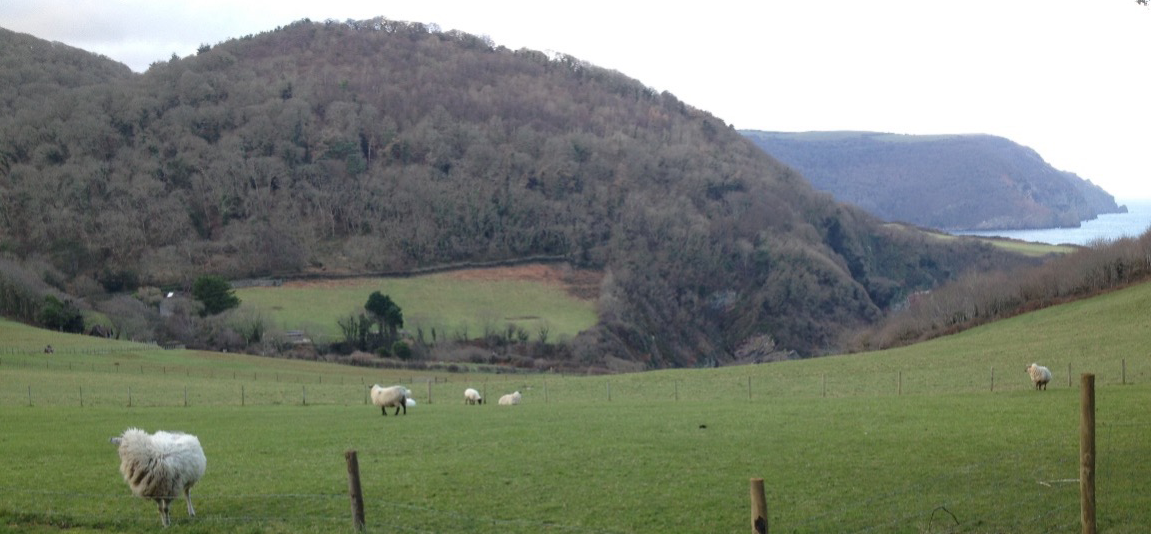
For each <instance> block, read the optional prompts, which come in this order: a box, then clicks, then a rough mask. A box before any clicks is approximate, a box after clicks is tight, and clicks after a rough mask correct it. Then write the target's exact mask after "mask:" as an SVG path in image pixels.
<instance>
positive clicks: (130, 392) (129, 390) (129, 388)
mask: <svg viewBox="0 0 1151 534" xmlns="http://www.w3.org/2000/svg"><path fill="white" fill-rule="evenodd" d="M128 407H129V408H131V407H132V386H128Z"/></svg>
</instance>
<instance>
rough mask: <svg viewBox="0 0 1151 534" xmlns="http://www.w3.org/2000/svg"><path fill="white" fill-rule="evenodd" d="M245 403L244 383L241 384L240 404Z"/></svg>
mask: <svg viewBox="0 0 1151 534" xmlns="http://www.w3.org/2000/svg"><path fill="white" fill-rule="evenodd" d="M243 405H244V385H243V384H240V406H243Z"/></svg>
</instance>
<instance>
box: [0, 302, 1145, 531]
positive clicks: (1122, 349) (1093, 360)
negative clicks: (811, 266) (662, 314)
mask: <svg viewBox="0 0 1151 534" xmlns="http://www.w3.org/2000/svg"><path fill="white" fill-rule="evenodd" d="M1149 306H1151V285H1143V286H1139V287H1136V288H1132V289H1129V290H1125V291H1121V292H1116V293H1112V294H1108V295H1103V296H1100V297H1097V298H1093V299H1090V300H1085V301H1080V302H1076V303H1072V304H1069V305H1064V306H1059V307H1054V308H1049V309H1045V310H1042V311H1039V312H1036V313H1032V314H1027V315H1024V316H1020V317H1017V318H1014V319H1010V320H1006V321H1001V322H998V323H994V324H991V325H987V326H985V327H982V328H979V329H975V330H972V331H969V332H964V333H962V334H959V335H955V336H950V337H947V338H942V339H939V340H936V341H932V342H930V343H924V344H921V345H917V346H913V347H907V348H902V349H899V350H893V351H886V352H882V353H873V354H860V355H851V356H840V357H829V358H820V359H814V360H807V361H799V362H786V363H780V364H770V365H760V366H753V367H735V368H723V369H716V370H672V371H660V372H652V373H640V374H631V375H620V376H611V377H558V376H554V375H522V376H521V375H517V376H511V377H509V376H463V375H451V376H448V377H447V379H448V380H449V382H447V383H443V382H440V383H437V384H435V385H434V386H431V387H428V386H426V385H425V384H416V385H413V386H412V388H413V390H414V392H415V394H416V398H417V399H419V400H420V401H421V402H420V405H419V406H417V407H415V408H413V409H412V410H411V413H410V414H409V415H408V416H406V417H404V416H401V417H392V416H388V417H387V418H384V417H380V415H379V412H378V411H376V410H375V409H374V408H372V407H370V406H364V405H363V398H362V396H361V395H362V388H361V387H359V386H358V385H356V384H355V382H356V380H357V379H359V380H364V379H367V381H368V382H371V381H373V380H376V381H402V380H404V379H405V378H407V377H408V376H406V375H395V374H390V375H386V376H385V375H381V374H380V372H378V371H374V372H373V371H366V370H360V369H351V368H342V367H332V366H326V365H322V364H305V362H290V361H281V360H266V359H260V358H251V357H245V356H237V355H231V356H228V355H208V354H202V353H191V352H164V351H152V350H136V349H132V350H130V351H129V352H116V353H108V354H101V353H94V352H92V353H83V352H67V351H62V352H63V353H59V352H58V353H57V354H56V355H54V356H52V357H48V358H46V357H44V356H43V355H41V354H39V353H37V352H35V351H36V350H38V348H39V347H41V346H42V345H43V344H44V343H46V342H49V341H50V342H52V343H53V345H55V346H58V347H66V346H68V345H69V344H70V343H74V344H75V345H74V346H76V347H79V346H94V345H95V344H97V343H103V342H101V341H100V340H89V339H87V338H75V337H73V336H58V335H56V334H45V333H39V332H36V331H32V332H30V333H29V332H27V330H28V329H26V328H23V327H17V326H13V325H12V324H11V323H2V322H0V339H2V340H3V341H0V348H3V347H9V346H15V347H17V348H18V349H19V350H27V351H30V352H29V353H27V354H24V353H19V354H18V353H15V352H14V351H12V350H11V349H9V350H10V352H9V353H7V354H6V353H3V352H0V421H3V422H4V428H5V431H4V432H3V433H0V458H2V459H3V460H0V462H3V467H4V469H0V524H3V525H6V526H7V527H8V528H9V529H16V530H20V531H28V532H36V531H43V532H48V531H55V530H52V529H51V528H49V527H46V526H44V525H46V524H48V523H57V524H66V525H76V526H79V527H81V528H78V529H77V531H82V532H88V531H102V530H115V531H137V532H143V531H151V530H153V529H155V528H156V526H157V524H158V519H157V518H156V516H155V510H154V506H153V505H151V504H149V503H145V502H143V501H141V500H138V499H130V498H127V497H126V495H127V493H128V490H127V489H126V487H125V485H124V484H123V482H122V481H120V480H119V477H118V474H117V473H116V471H115V467H116V459H115V453H114V450H112V448H111V446H110V445H106V443H105V442H106V440H107V437H109V436H111V435H114V434H116V433H118V432H120V431H121V430H123V428H124V427H126V426H129V425H137V426H142V427H145V428H148V429H150V430H154V429H157V428H167V429H183V430H186V431H190V432H195V433H197V434H198V435H200V437H201V439H202V441H203V442H204V444H205V448H206V450H207V452H208V456H209V468H208V474H207V475H206V476H205V479H204V481H203V482H202V483H201V485H200V486H199V487H198V488H197V491H196V492H195V493H194V496H195V498H196V503H197V509H198V511H199V512H200V517H199V518H198V519H196V520H195V521H194V522H189V521H188V520H187V519H186V518H185V517H184V512H183V506H182V504H178V505H177V506H175V507H174V509H175V510H176V512H174V517H175V520H176V523H177V525H178V527H179V528H180V529H181V530H184V531H189V532H217V531H230V530H243V531H249V532H300V531H314V532H327V531H333V530H336V531H338V530H342V529H346V528H347V526H348V524H349V523H350V519H349V518H348V512H347V510H348V505H347V497H346V495H345V494H344V492H345V488H346V485H347V484H346V478H345V473H344V465H343V452H344V451H345V450H347V449H356V450H358V451H359V454H360V466H361V472H362V474H363V479H364V493H365V496H366V497H365V498H366V501H367V517H368V523H369V526H370V527H372V528H373V529H374V530H375V531H388V532H391V531H403V532H408V531H418V532H444V531H448V530H462V531H466V532H540V531H556V532H661V531H675V532H700V533H704V532H707V533H711V532H739V531H745V530H746V523H747V517H748V512H747V510H748V502H747V480H748V478H750V477H763V478H765V479H766V480H767V488H768V501H769V510H770V514H771V524H772V527H773V528H772V530H773V531H775V530H777V529H782V530H781V531H783V532H855V531H861V530H866V529H872V530H873V531H878V532H1052V531H1075V530H1077V529H1078V526H1077V523H1078V517H1079V512H1078V491H1077V489H1078V488H1077V484H1075V483H1074V482H1073V481H1072V480H1073V479H1075V478H1076V477H1077V476H1078V460H1077V451H1078V434H1077V428H1078V405H1079V392H1078V390H1077V389H1076V388H1075V387H1072V388H1069V387H1068V386H1067V376H1066V374H1067V365H1068V364H1070V365H1071V367H1072V372H1073V373H1074V374H1075V375H1076V376H1075V378H1076V380H1075V381H1073V383H1074V384H1075V385H1077V384H1078V380H1077V379H1078V374H1079V373H1081V372H1086V371H1090V372H1095V373H1097V375H1098V377H1097V384H1098V387H1099V390H1098V395H1097V397H1098V407H1099V409H1098V422H1099V437H1098V444H1099V459H1098V476H1099V493H1098V504H1099V507H1098V508H1099V516H1100V524H1101V527H1102V530H1104V531H1107V532H1142V531H1143V529H1144V528H1145V525H1146V523H1147V521H1148V520H1149V519H1151V494H1149V493H1148V492H1147V491H1146V480H1148V479H1149V478H1151V462H1149V461H1148V460H1147V457H1148V455H1147V453H1148V446H1147V443H1148V441H1147V437H1148V431H1147V429H1148V428H1151V417H1149V415H1148V412H1147V410H1146V407H1147V406H1148V405H1149V403H1151V358H1149V357H1148V355H1147V353H1146V349H1145V348H1144V347H1145V346H1146V345H1147V340H1148V337H1149V335H1151V318H1148V316H1147V315H1146V313H1145V310H1147V309H1148V307H1149ZM14 332H15V333H14ZM21 332H23V333H21ZM128 355H135V359H133V360H132V364H126V363H122V365H121V366H120V368H119V369H118V370H114V371H113V370H107V368H108V367H110V362H111V361H113V360H121V361H127V358H128ZM213 358H222V361H216V360H213ZM46 359H48V360H51V361H52V362H54V363H52V364H46V363H45V360H46ZM1124 360H1125V361H1126V367H1127V374H1126V381H1127V383H1128V384H1129V385H1126V386H1124V385H1121V384H1120V383H1121V382H1122V381H1123V378H1122V374H1121V370H1122V365H1123V361H1124ZM67 361H71V362H72V364H73V369H72V370H71V371H69V370H67V369H66V368H65V365H66V363H67ZM1031 361H1039V362H1041V363H1043V364H1046V365H1048V366H1050V367H1051V368H1052V370H1053V371H1054V372H1055V373H1056V377H1055V381H1054V382H1053V384H1052V386H1051V389H1050V390H1049V391H1047V392H1043V393H1039V392H1034V391H1031V390H1030V388H1029V384H1028V382H1027V378H1026V375H1025V373H1024V371H1023V367H1024V366H1025V365H1026V364H1027V363H1030V362H1031ZM85 362H87V363H89V366H90V368H89V370H87V371H84V370H82V369H80V367H82V363H85ZM138 362H145V363H138ZM23 364H27V365H28V366H24V365H23ZM168 364H172V365H184V366H187V367H189V368H191V369H193V371H190V372H188V373H186V374H185V375H184V376H182V377H181V376H179V373H165V374H158V373H157V372H156V370H155V369H154V368H153V367H149V366H150V365H168ZM41 365H43V366H44V368H43V369H41V368H40V366H41ZM53 365H58V367H53ZM133 365H135V366H137V367H140V366H144V368H143V370H142V371H140V370H138V371H137V372H136V373H135V374H133V373H131V372H129V371H131V370H132V369H131V366H133ZM225 365H227V366H231V367H233V368H235V369H242V370H243V372H247V371H249V370H252V371H254V372H256V373H257V375H258V376H257V378H256V379H255V380H247V379H246V378H245V377H244V376H242V374H243V373H241V376H237V377H236V378H233V377H231V376H227V373H226V371H219V369H227V367H224V366H225ZM101 366H103V367H101ZM992 367H994V369H995V375H996V384H995V392H994V393H992V392H990V389H991V388H990V385H991V384H990V381H991V380H990V379H991V369H992ZM93 368H94V369H93ZM205 369H211V370H212V371H210V372H212V373H213V374H212V375H207V376H206V375H204V374H202V371H203V370H205ZM197 371H201V372H200V373H197ZM277 372H280V373H284V375H283V376H282V380H281V381H280V382H275V381H272V380H270V379H269V378H267V377H268V376H270V375H272V374H273V373H277ZM289 375H290V376H292V377H296V378H298V379H300V380H301V382H291V381H290V379H288V378H286V377H287V376H289ZM825 377H826V384H827V386H826V391H827V396H826V397H824V396H823V391H824V389H823V388H824V385H823V384H824V379H825ZM341 380H343V381H344V383H342V384H341V383H339V382H340V381H341ZM901 380H902V382H901ZM155 382H159V383H162V384H163V385H164V388H167V389H169V390H171V389H182V388H181V386H182V385H183V386H186V387H189V388H190V389H193V390H201V389H202V390H205V391H207V392H208V394H207V395H204V396H202V397H199V398H197V399H196V400H195V401H194V402H192V403H191V404H192V405H191V406H190V407H187V408H185V407H183V406H182V403H181V400H182V398H181V397H182V391H181V392H180V393H179V394H174V395H169V396H168V397H167V398H164V397H162V396H161V397H159V398H153V394H152V393H143V392H145V391H150V390H149V389H148V388H149V386H147V385H146V384H149V383H155ZM302 382H307V384H304V383H302ZM321 382H323V383H321ZM59 384H66V385H65V386H63V387H60V386H59ZM129 385H130V386H132V387H133V388H139V390H140V391H141V392H142V393H140V394H141V395H142V396H143V397H146V398H148V399H149V401H148V402H145V401H143V400H141V404H143V405H144V406H145V407H140V406H139V405H137V406H135V407H133V408H127V407H126V406H125V404H126V403H125V402H124V401H125V399H124V398H123V396H124V395H123V390H124V389H125V387H126V386H129ZM305 385H306V387H307V389H308V391H309V404H308V406H306V407H305V406H302V402H300V400H299V399H298V398H296V397H295V395H296V394H297V393H298V390H300V389H303V388H304V387H305ZM467 385H473V386H476V387H479V388H482V389H483V390H485V391H486V392H487V394H488V397H489V398H494V397H496V396H498V394H499V393H502V392H504V391H510V390H512V389H520V390H521V391H523V392H524V393H525V399H524V404H523V405H521V406H518V407H514V408H507V407H499V406H479V407H474V406H473V407H469V406H464V405H463V404H462V402H459V401H457V398H458V396H459V395H460V391H461V390H462V389H463V388H464V387H466V386H467ZM749 385H750V387H751V390H750V391H749V390H748V387H749ZM73 386H75V387H79V386H83V387H85V388H87V389H86V390H90V391H91V393H90V394H91V395H93V397H92V398H93V401H92V404H94V405H86V406H85V407H84V408H80V407H79V405H78V402H76V401H77V398H76V395H75V394H72V393H68V394H63V393H62V394H60V395H57V396H56V397H51V396H46V397H45V398H43V399H41V398H40V397H39V396H38V394H34V404H33V406H31V407H29V406H27V402H26V400H25V397H26V396H27V395H26V390H27V389H28V387H31V388H32V389H33V391H39V390H41V389H45V390H47V389H52V388H53V387H56V388H57V389H61V390H65V389H72V388H73ZM240 386H243V387H245V389H246V390H252V391H256V390H260V391H263V390H262V389H261V388H267V389H268V390H269V391H274V388H276V387H282V388H284V389H283V391H287V392H288V393H286V394H284V395H283V396H282V397H281V398H280V399H276V398H274V395H273V396H269V397H256V398H254V399H253V400H252V401H250V402H249V403H248V405H247V406H243V407H241V406H238V404H239V400H238V397H239V395H238V392H237V391H236V390H237V389H239V387H240ZM900 386H902V393H903V394H902V395H899V394H898V393H899V389H900ZM313 389H314V390H315V395H319V397H317V398H316V399H315V400H312V399H311V395H312V394H313V393H312V391H313ZM103 390H107V391H110V392H111V393H109V394H108V395H107V397H108V398H107V399H104V397H102V395H103V394H102V393H100V391H103ZM162 390H163V388H161V391H162ZM321 391H322V392H323V393H321ZM429 392H430V393H431V395H432V397H433V399H432V400H433V402H431V403H429V402H428V400H429V399H428V395H429ZM677 394H678V398H679V400H678V401H677V400H676V396H677ZM86 395H87V394H86ZM609 395H610V401H609V400H608V398H609ZM173 397H174V398H173ZM50 398H54V399H56V400H49V399H50ZM277 403H278V404H277ZM1069 481H1072V482H1069ZM940 507H943V508H940ZM944 509H945V510H944ZM952 515H954V517H955V518H956V520H958V525H957V524H956V522H955V520H953V519H952V517H951V516H952Z"/></svg>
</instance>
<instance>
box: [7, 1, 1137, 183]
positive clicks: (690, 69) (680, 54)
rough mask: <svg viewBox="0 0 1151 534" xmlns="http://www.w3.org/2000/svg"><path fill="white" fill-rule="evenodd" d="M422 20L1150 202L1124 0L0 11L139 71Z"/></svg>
mask: <svg viewBox="0 0 1151 534" xmlns="http://www.w3.org/2000/svg"><path fill="white" fill-rule="evenodd" d="M376 16H383V17H386V18H389V19H393V20H405V21H416V22H425V23H436V24H438V25H439V26H440V27H441V29H443V30H445V31H446V30H452V29H457V30H461V31H464V32H467V33H471V34H475V35H486V36H489V37H491V38H492V40H494V41H495V43H496V44H498V45H503V46H506V47H508V48H511V49H513V50H514V49H519V48H525V47H526V48H531V49H535V50H541V51H555V52H562V53H566V54H570V55H572V56H575V57H577V58H580V59H583V60H586V61H588V62H591V63H593V64H595V65H598V66H601V67H605V68H609V69H613V70H617V71H620V72H622V73H624V74H626V75H628V76H630V77H632V78H636V79H638V80H639V81H641V82H642V83H644V84H645V85H648V86H650V87H653V88H655V89H656V90H659V91H669V92H671V93H672V94H675V95H676V96H677V97H679V98H680V99H681V100H683V101H685V102H687V103H688V104H690V105H692V106H694V107H697V108H700V109H703V110H706V111H708V112H711V113H712V114H714V115H716V116H717V117H719V118H721V119H723V120H725V121H727V122H728V123H730V124H732V125H734V126H735V127H736V128H740V129H756V130H772V131H813V130H871V131H882V132H894V133H908V134H947V133H986V134H992V135H998V136H1002V137H1006V138H1008V139H1011V140H1013V141H1015V142H1018V143H1020V144H1023V145H1026V146H1029V147H1031V148H1033V149H1035V150H1036V151H1037V152H1038V153H1039V154H1040V155H1041V156H1043V158H1044V159H1046V160H1047V161H1048V162H1049V163H1051V164H1052V165H1053V166H1055V167H1056V168H1058V169H1061V170H1065V171H1070V172H1074V173H1076V174H1078V175H1079V176H1081V177H1083V178H1086V179H1088V180H1091V181H1092V182H1094V183H1096V184H1098V185H1100V186H1102V187H1103V188H1104V189H1106V190H1107V191H1108V192H1109V193H1111V194H1113V195H1115V197H1116V200H1118V201H1119V202H1121V203H1122V202H1124V201H1128V200H1135V199H1151V92H1148V86H1149V85H1151V83H1149V82H1151V71H1149V69H1148V67H1147V65H1148V64H1151V46H1149V44H1151V9H1148V8H1145V7H1142V6H1139V5H1137V4H1136V3H1135V0H967V1H965V2H938V1H929V0H867V1H859V0H758V1H747V0H739V1H734V0H733V1H728V0H709V1H703V2H697V1H688V2H638V1H627V0H612V1H602V0H580V1H573V2H562V3H561V2H541V1H539V0H531V1H512V0H453V1H437V0H405V1H403V2H400V1H393V0H376V1H345V0H321V1H310V2H301V1H296V0H274V1H262V0H261V1H235V0H228V1H222V0H187V1H185V0H163V1H155V0H140V1H134V0H119V1H117V0H3V1H2V2H0V26H2V27H4V28H7V29H9V30H14V31H18V32H22V33H29V34H32V35H34V36H36V37H40V38H43V39H48V40H53V41H60V42H63V43H66V44H69V45H72V46H75V47H78V48H83V49H85V50H89V51H92V52H96V53H100V54H103V55H105V56H108V57H110V58H112V59H115V60H117V61H121V62H123V63H126V64H127V65H128V66H129V67H131V68H132V69H133V70H135V71H137V72H143V71H145V70H147V68H148V65H149V64H151V63H152V62H154V61H157V60H166V59H168V58H169V57H171V56H172V54H173V53H175V54H177V55H179V56H187V55H191V54H194V53H195V51H196V48H197V47H198V46H199V45H200V44H204V43H206V44H216V43H219V42H221V41H225V40H227V39H229V38H233V37H240V36H243V35H246V34H257V33H260V32H263V31H268V30H272V29H274V28H276V27H277V26H282V25H286V24H288V23H290V22H293V21H295V20H299V19H302V18H310V19H312V20H316V21H321V20H325V19H329V18H332V19H337V20H341V21H342V20H345V19H349V18H351V19H367V18H373V17H376Z"/></svg>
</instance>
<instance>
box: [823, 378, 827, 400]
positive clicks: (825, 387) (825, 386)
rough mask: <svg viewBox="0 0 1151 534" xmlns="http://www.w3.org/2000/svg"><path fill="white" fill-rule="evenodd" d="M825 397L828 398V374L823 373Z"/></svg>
mask: <svg viewBox="0 0 1151 534" xmlns="http://www.w3.org/2000/svg"><path fill="white" fill-rule="evenodd" d="M823 396H824V397H826V396H827V373H823Z"/></svg>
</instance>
